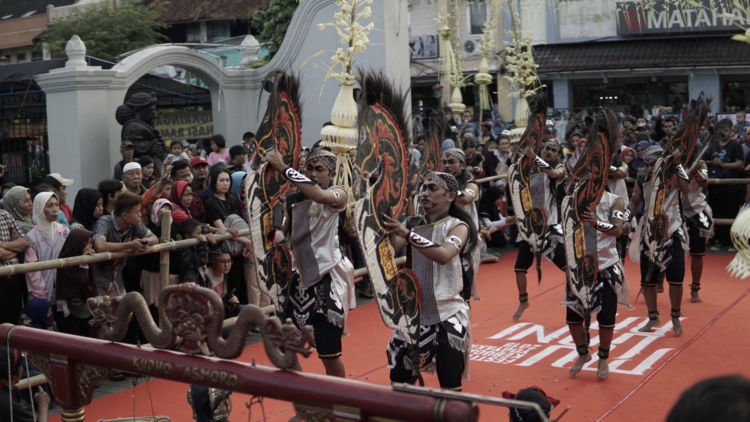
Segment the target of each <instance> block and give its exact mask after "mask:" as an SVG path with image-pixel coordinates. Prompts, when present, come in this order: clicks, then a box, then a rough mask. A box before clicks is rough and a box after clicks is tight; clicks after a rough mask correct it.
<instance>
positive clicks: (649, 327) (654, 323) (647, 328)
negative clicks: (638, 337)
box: [638, 318, 660, 333]
mask: <svg viewBox="0 0 750 422" xmlns="http://www.w3.org/2000/svg"><path fill="white" fill-rule="evenodd" d="M659 324H660V322H659V319H658V318H657V319H649V320H648V322H647V323H646V325H644V326H643V327H641V328H639V329H638V331H640V332H642V333H650V332H651V331H654V328H656V327H658V326H659Z"/></svg>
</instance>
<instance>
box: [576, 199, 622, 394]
mask: <svg viewBox="0 0 750 422" xmlns="http://www.w3.org/2000/svg"><path fill="white" fill-rule="evenodd" d="M624 212H625V201H624V200H623V199H622V198H621V197H619V196H617V195H615V194H613V193H610V192H604V193H603V195H602V197H601V200H600V201H599V203H598V204H597V205H596V209H595V212H592V211H591V210H585V211H584V212H583V218H584V220H585V221H586V223H587V224H589V226H590V227H592V228H595V229H596V230H597V233H596V246H597V251H596V255H597V271H598V272H597V274H596V278H595V282H594V283H593V285H592V286H590V287H589V292H590V296H591V297H590V302H589V303H588V307H589V309H588V310H587V309H584V306H583V305H582V304H581V301H580V299H579V298H577V297H576V296H575V295H573V294H572V291H571V289H570V286H568V285H567V284H566V287H567V288H566V303H567V305H568V306H567V311H566V315H565V319H566V322H567V324H568V329H569V330H570V335H571V337H573V342H574V343H575V345H576V351H578V359H577V360H576V361H575V362H574V363H573V366H572V367H571V368H570V375H572V376H575V375H576V374H578V372H580V371H581V369H582V368H583V365H584V364H585V363H586V362H588V361H590V360H591V354H590V352H589V344H588V343H589V342H588V341H587V340H588V338H589V335H588V333H587V332H586V331H585V330H584V318H587V317H590V315H592V314H597V315H596V320H597V321H598V322H599V351H598V353H597V355H598V356H599V364H598V367H597V370H596V376H597V377H598V378H599V379H605V378H607V376H608V375H609V364H608V362H607V359H608V358H609V347H610V344H611V343H612V337H613V335H614V331H615V315H616V314H617V302H618V299H617V298H618V296H619V295H620V294H622V292H623V274H624V269H623V267H622V263H621V261H620V255H619V253H618V252H617V238H618V237H619V236H620V235H621V234H622V225H623V223H624ZM586 325H587V326H588V323H587V324H586Z"/></svg>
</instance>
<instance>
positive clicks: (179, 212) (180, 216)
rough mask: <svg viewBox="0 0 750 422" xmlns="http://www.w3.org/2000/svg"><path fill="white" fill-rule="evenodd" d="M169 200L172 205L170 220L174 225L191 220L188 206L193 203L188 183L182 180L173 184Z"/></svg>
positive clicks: (191, 189)
mask: <svg viewBox="0 0 750 422" xmlns="http://www.w3.org/2000/svg"><path fill="white" fill-rule="evenodd" d="M169 200H170V202H171V203H172V219H173V220H174V221H175V223H182V222H183V221H185V220H187V219H190V218H193V217H192V214H191V212H190V206H191V205H192V203H193V188H192V187H191V186H190V184H189V183H188V182H185V181H184V180H179V181H177V182H174V183H173V184H172V191H171V193H170V196H169Z"/></svg>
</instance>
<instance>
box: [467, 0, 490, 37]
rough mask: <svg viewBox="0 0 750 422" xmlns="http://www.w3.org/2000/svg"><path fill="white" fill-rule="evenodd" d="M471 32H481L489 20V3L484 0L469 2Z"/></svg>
mask: <svg viewBox="0 0 750 422" xmlns="http://www.w3.org/2000/svg"><path fill="white" fill-rule="evenodd" d="M467 7H468V12H469V13H468V14H469V34H481V33H482V28H483V27H484V24H485V22H487V3H486V2H485V1H484V0H477V1H475V2H473V3H469V5H468V6H467Z"/></svg>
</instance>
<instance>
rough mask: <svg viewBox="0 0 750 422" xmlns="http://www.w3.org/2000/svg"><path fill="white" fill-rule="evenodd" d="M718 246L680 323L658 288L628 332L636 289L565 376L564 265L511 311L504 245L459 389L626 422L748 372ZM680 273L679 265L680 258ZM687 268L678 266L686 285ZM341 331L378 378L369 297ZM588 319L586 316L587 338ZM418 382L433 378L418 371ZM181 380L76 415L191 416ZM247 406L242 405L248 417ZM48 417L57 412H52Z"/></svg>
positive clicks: (738, 312) (357, 373)
mask: <svg viewBox="0 0 750 422" xmlns="http://www.w3.org/2000/svg"><path fill="white" fill-rule="evenodd" d="M730 260H731V256H730V255H709V256H707V257H706V258H705V269H704V274H703V290H701V296H702V298H703V303H699V304H693V303H690V302H689V291H688V290H689V288H686V289H685V296H684V297H685V300H683V306H682V311H683V314H684V319H683V327H684V334H683V335H682V336H681V337H675V335H674V334H673V332H672V331H671V323H670V322H669V303H668V298H667V297H666V296H665V295H659V309H660V311H661V315H662V318H661V320H662V328H661V329H660V330H658V331H657V332H654V333H639V332H637V328H638V327H639V326H641V325H642V324H643V323H644V322H645V321H646V310H645V305H644V303H643V299H642V297H641V298H640V299H639V302H638V303H635V309H633V310H627V309H624V308H622V307H620V309H619V312H618V317H617V320H618V326H617V328H616V332H615V338H614V341H613V347H612V351H611V354H610V377H609V379H607V380H605V381H598V380H597V379H596V375H595V373H594V371H595V369H596V359H593V360H592V361H591V362H590V363H589V364H588V365H587V367H586V368H585V369H584V371H582V372H581V373H580V374H578V376H577V377H576V378H571V377H570V376H569V375H568V368H569V367H570V364H571V363H572V361H573V360H574V359H575V357H576V354H575V350H574V347H573V345H572V342H571V339H570V336H569V335H568V330H567V327H566V325H565V319H564V316H565V309H564V307H563V306H561V305H560V301H561V300H562V298H563V280H564V275H563V274H562V273H561V272H559V271H558V270H557V269H556V268H554V267H553V266H552V265H551V264H549V263H545V264H544V265H543V267H542V268H543V276H544V280H543V281H542V284H541V285H537V283H536V282H535V281H534V280H535V279H536V274H535V273H533V270H532V272H530V273H529V279H530V280H529V295H530V300H531V307H530V308H529V309H528V310H527V311H526V313H525V314H524V316H523V318H522V319H521V321H518V322H513V321H512V320H511V315H512V314H513V312H514V311H515V308H516V305H517V292H516V287H515V278H514V274H513V270H512V268H513V263H514V261H515V253H512V254H508V255H506V256H504V257H503V258H502V259H501V260H500V262H499V263H496V264H484V265H482V267H481V269H480V272H479V289H480V294H481V301H479V302H477V303H475V304H474V305H473V315H472V327H473V352H472V362H471V376H472V378H471V380H469V381H466V382H465V383H464V389H465V391H467V392H471V393H478V394H484V395H492V396H499V395H500V393H501V392H502V391H504V390H509V391H513V392H515V391H517V390H519V389H521V388H523V387H526V386H529V385H537V386H539V387H542V388H543V389H544V390H545V391H546V392H547V394H549V395H551V396H553V397H555V398H558V399H560V400H561V404H560V407H559V408H557V409H555V410H554V411H553V413H552V415H553V417H554V416H557V415H559V414H560V412H561V411H562V409H564V408H565V407H568V406H570V410H569V412H568V414H567V415H566V416H565V418H564V420H568V421H596V420H606V421H631V420H633V418H634V417H635V416H636V415H638V416H641V417H645V418H644V419H645V420H664V418H665V416H666V414H667V412H668V411H669V409H670V407H671V406H672V405H673V403H674V402H675V401H676V399H677V397H678V396H679V394H680V393H681V392H682V391H683V390H684V389H685V388H687V387H689V386H690V385H692V384H693V383H695V382H696V381H698V380H700V379H703V378H706V377H709V376H716V375H722V374H732V373H741V374H744V375H745V376H750V368H749V367H748V365H747V363H746V362H745V361H744V360H745V358H744V353H742V352H741V351H743V350H748V349H750V336H748V335H747V332H746V329H745V327H746V325H745V320H746V318H747V315H750V300H749V299H748V296H749V295H750V285H748V283H747V282H746V281H745V282H743V281H740V280H737V279H732V278H730V277H729V276H728V275H727V274H726V272H725V270H724V267H725V266H726V265H727V264H728V263H729V261H730ZM626 272H627V275H628V281H629V284H630V287H631V291H632V294H633V296H635V294H636V292H637V291H638V289H639V288H638V281H639V274H638V268H637V266H636V265H635V264H633V263H631V262H629V261H628V262H627V263H626ZM688 273H689V264H688ZM690 281H691V279H690V275H689V274H688V275H687V276H686V283H685V285H686V286H689V283H690ZM349 324H350V325H349V330H350V332H351V335H349V336H347V337H345V338H344V362H345V364H346V369H347V373H348V374H349V377H351V378H356V379H359V380H363V381H366V382H374V383H381V384H387V383H388V370H387V368H386V366H385V345H386V343H387V341H388V338H389V336H390V332H389V331H388V330H387V329H386V328H385V326H384V325H383V324H382V322H381V320H380V316H379V315H378V313H377V309H376V307H375V304H374V303H372V302H371V303H369V304H367V305H365V306H363V307H361V308H359V309H356V310H354V311H353V312H352V313H351V314H350V317H349ZM595 328H596V325H594V326H593V327H592V335H593V337H594V338H593V339H592V341H593V343H592V346H594V347H595V346H596V344H597V343H596V340H595V339H596V337H595V336H596V334H597V331H596V330H595ZM241 360H242V361H246V362H250V361H252V360H255V361H257V363H258V364H263V365H265V364H268V361H267V359H266V357H265V354H264V352H263V350H262V347H261V346H260V345H259V344H256V345H253V346H250V347H248V348H247V349H246V350H245V352H244V353H243V355H242V357H241ZM302 365H303V368H304V370H305V371H312V372H317V373H323V372H324V371H323V367H322V365H321V364H320V362H319V360H318V359H317V358H315V357H312V358H310V359H306V360H304V361H303V362H302ZM425 381H426V383H427V385H428V386H430V387H437V386H438V383H437V379H436V377H434V376H433V375H430V374H426V375H425ZM186 390H187V386H186V385H181V384H177V383H173V382H167V381H161V380H157V381H152V382H150V383H148V384H141V385H138V386H137V387H135V388H133V389H129V390H127V391H122V392H119V393H115V394H112V395H109V396H107V397H105V398H103V399H100V400H97V401H96V402H94V403H92V404H91V405H89V406H88V407H87V408H86V412H87V420H92V421H95V420H98V419H99V418H115V417H126V416H132V415H133V414H134V411H133V408H134V407H135V414H136V415H141V416H143V415H151V414H152V410H151V407H152V406H153V409H154V410H153V411H154V413H155V414H156V415H169V416H171V417H172V418H173V420H174V421H179V422H187V421H190V420H192V419H191V413H190V408H189V406H188V404H187V401H186V398H185V397H186ZM248 400H249V397H248V396H244V395H241V394H234V395H233V403H234V410H233V412H232V418H231V419H232V420H233V421H246V420H248V419H251V420H252V421H260V420H263V417H262V415H263V413H264V412H265V416H266V418H267V420H269V421H287V420H289V418H290V417H291V416H293V410H292V408H291V405H290V404H288V403H283V402H278V401H274V400H265V401H264V402H263V406H262V407H261V406H260V405H258V404H256V405H254V406H252V409H251V410H252V414H251V415H248V409H247V408H246V407H245V403H246V402H247V401H248ZM248 416H251V418H249V417H248ZM52 420H53V421H59V420H60V419H59V416H57V417H55V418H52ZM480 420H487V421H489V420H495V421H497V420H507V410H505V409H502V408H497V407H490V406H482V408H481V416H480Z"/></svg>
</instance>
